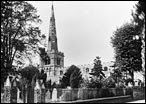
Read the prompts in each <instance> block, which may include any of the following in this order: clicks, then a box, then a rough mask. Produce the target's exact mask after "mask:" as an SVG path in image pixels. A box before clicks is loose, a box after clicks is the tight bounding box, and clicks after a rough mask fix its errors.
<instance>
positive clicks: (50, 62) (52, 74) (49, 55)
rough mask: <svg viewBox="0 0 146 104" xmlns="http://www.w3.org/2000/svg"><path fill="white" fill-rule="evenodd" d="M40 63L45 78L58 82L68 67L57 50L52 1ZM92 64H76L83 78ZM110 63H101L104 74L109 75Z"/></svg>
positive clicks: (62, 54)
mask: <svg viewBox="0 0 146 104" xmlns="http://www.w3.org/2000/svg"><path fill="white" fill-rule="evenodd" d="M40 52H41V53H40V65H39V69H40V70H41V69H43V70H44V72H45V73H47V80H50V79H51V81H52V82H56V83H58V81H59V79H60V78H62V76H63V74H64V73H65V71H66V70H67V69H68V68H69V67H64V53H63V52H60V51H59V50H58V44H57V34H56V25H55V15H54V7H53V3H52V8H51V17H50V26H49V36H48V44H47V50H45V48H43V49H41V50H40ZM107 64H108V65H107ZM93 66H94V65H93V64H85V65H77V67H78V68H80V69H81V72H82V76H83V77H84V78H87V79H89V78H90V74H89V73H90V72H91V69H92V68H93ZM110 66H111V64H110V63H103V68H104V69H106V70H105V74H106V76H110Z"/></svg>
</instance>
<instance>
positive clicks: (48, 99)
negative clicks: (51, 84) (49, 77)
mask: <svg viewBox="0 0 146 104" xmlns="http://www.w3.org/2000/svg"><path fill="white" fill-rule="evenodd" d="M50 99H51V93H50V90H49V89H48V91H47V92H46V94H45V103H48V102H50Z"/></svg>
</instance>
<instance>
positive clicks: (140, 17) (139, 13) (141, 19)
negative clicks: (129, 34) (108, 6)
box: [132, 1, 145, 32]
mask: <svg viewBox="0 0 146 104" xmlns="http://www.w3.org/2000/svg"><path fill="white" fill-rule="evenodd" d="M132 16H133V20H134V22H135V23H137V26H138V27H137V28H138V30H139V31H140V32H142V28H143V26H144V24H145V2H142V1H139V2H138V3H137V4H136V5H135V11H132Z"/></svg>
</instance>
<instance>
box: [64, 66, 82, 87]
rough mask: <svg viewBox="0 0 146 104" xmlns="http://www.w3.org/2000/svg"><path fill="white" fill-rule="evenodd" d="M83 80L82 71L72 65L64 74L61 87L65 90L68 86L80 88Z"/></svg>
mask: <svg viewBox="0 0 146 104" xmlns="http://www.w3.org/2000/svg"><path fill="white" fill-rule="evenodd" d="M81 80H82V75H81V71H80V69H79V68H78V67H76V66H75V65H72V66H70V67H69V68H68V69H67V71H66V72H65V73H64V75H63V78H62V79H61V86H62V87H63V88H66V87H67V86H71V87H72V88H78V87H79V84H80V81H81Z"/></svg>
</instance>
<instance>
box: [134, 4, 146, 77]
mask: <svg viewBox="0 0 146 104" xmlns="http://www.w3.org/2000/svg"><path fill="white" fill-rule="evenodd" d="M132 16H133V22H134V23H135V26H136V29H137V31H139V34H138V36H139V37H140V38H141V40H142V51H141V53H142V62H143V64H142V67H143V75H144V78H145V2H142V1H139V2H138V3H137V4H136V5H135V11H133V12H132Z"/></svg>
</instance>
